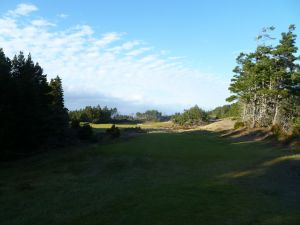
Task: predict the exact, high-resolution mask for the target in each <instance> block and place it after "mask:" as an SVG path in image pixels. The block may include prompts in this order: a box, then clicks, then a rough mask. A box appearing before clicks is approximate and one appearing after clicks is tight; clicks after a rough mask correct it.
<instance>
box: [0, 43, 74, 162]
mask: <svg viewBox="0 0 300 225" xmlns="http://www.w3.org/2000/svg"><path fill="white" fill-rule="evenodd" d="M0 74H1V76H0V118H1V126H0V145H1V146H0V149H1V156H3V155H5V154H6V153H12V152H14V153H15V154H25V153H28V152H31V151H33V149H36V148H38V147H40V146H45V145H46V144H49V143H52V144H55V143H59V142H61V139H63V138H64V135H65V131H66V129H67V127H68V113H67V109H66V108H65V107H64V97H63V89H62V82H61V79H60V78H59V77H56V78H54V79H51V81H50V82H48V81H47V76H46V75H45V74H44V73H43V69H42V68H41V66H40V65H39V64H38V63H34V62H33V61H32V59H31V55H30V54H29V55H28V56H27V57H25V56H24V54H23V53H22V52H20V53H19V54H18V55H15V56H14V57H13V59H12V60H11V59H9V58H8V57H6V56H5V54H4V52H3V50H2V49H0Z"/></svg>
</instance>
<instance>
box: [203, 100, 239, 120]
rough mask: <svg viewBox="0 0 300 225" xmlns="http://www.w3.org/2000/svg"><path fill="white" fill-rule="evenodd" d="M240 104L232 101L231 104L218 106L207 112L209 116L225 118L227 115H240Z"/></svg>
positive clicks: (235, 116) (236, 116)
mask: <svg viewBox="0 0 300 225" xmlns="http://www.w3.org/2000/svg"><path fill="white" fill-rule="evenodd" d="M240 114H241V112H240V105H239V103H233V104H231V105H223V106H219V107H217V108H215V109H213V110H212V111H210V112H209V116H211V117H215V118H227V117H234V118H238V117H240Z"/></svg>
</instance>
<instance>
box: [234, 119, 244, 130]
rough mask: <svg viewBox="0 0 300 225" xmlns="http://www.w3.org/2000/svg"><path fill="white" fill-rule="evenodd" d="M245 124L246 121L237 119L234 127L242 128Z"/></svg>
mask: <svg viewBox="0 0 300 225" xmlns="http://www.w3.org/2000/svg"><path fill="white" fill-rule="evenodd" d="M244 126H245V123H244V122H241V121H237V122H235V124H234V129H239V128H242V127H244Z"/></svg>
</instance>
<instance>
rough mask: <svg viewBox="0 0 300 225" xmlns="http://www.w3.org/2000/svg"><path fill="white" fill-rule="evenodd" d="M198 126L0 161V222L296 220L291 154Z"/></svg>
mask: <svg viewBox="0 0 300 225" xmlns="http://www.w3.org/2000/svg"><path fill="white" fill-rule="evenodd" d="M286 154H287V152H286V150H284V149H280V148H275V147H273V146H272V145H270V144H262V143H235V142H233V141H230V140H228V139H225V138H220V137H218V136H217V135H216V134H211V133H207V132H191V133H172V134H169V133H163V134H159V133H153V134H143V135H140V136H137V137H134V138H131V139H128V140H117V141H114V142H112V143H109V144H102V145H101V144H100V145H94V146H90V147H85V148H81V149H80V148H77V149H64V150H56V151H54V152H48V153H44V154H40V155H37V156H34V157H31V158H27V159H22V160H18V161H15V162H9V163H2V165H1V166H0V224H1V225H6V224H7V225H8V224H9V225H23V224H24V225H25V224H26V225H27V224H28V225H32V224H43V225H51V224H72V225H83V224H86V225H96V224H100V225H106V224H107V225H117V224H118V225H119V224H124V225H125V224H128V225H134V224H138V225H144V224H149V225H154V224H155V225H162V224H172V225H176V224H178V225H184V224H203V225H223V224H224V225H229V224H236V225H250V224H253V225H254V224H257V225H275V224H276V225H284V224H286V225H296V224H300V214H299V212H300V204H299V202H300V181H299V180H300V176H299V175H300V173H299V172H300V170H299V169H300V167H299V163H300V162H299V161H298V160H299V156H298V155H296V156H290V157H282V156H283V155H286Z"/></svg>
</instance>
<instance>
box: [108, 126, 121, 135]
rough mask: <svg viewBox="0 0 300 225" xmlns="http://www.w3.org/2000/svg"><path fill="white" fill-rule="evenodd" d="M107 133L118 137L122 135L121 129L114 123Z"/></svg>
mask: <svg viewBox="0 0 300 225" xmlns="http://www.w3.org/2000/svg"><path fill="white" fill-rule="evenodd" d="M106 133H107V134H109V135H110V137H112V138H118V137H120V135H121V132H120V129H119V128H118V127H116V125H115V124H113V125H112V126H111V128H109V129H107V130H106Z"/></svg>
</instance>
